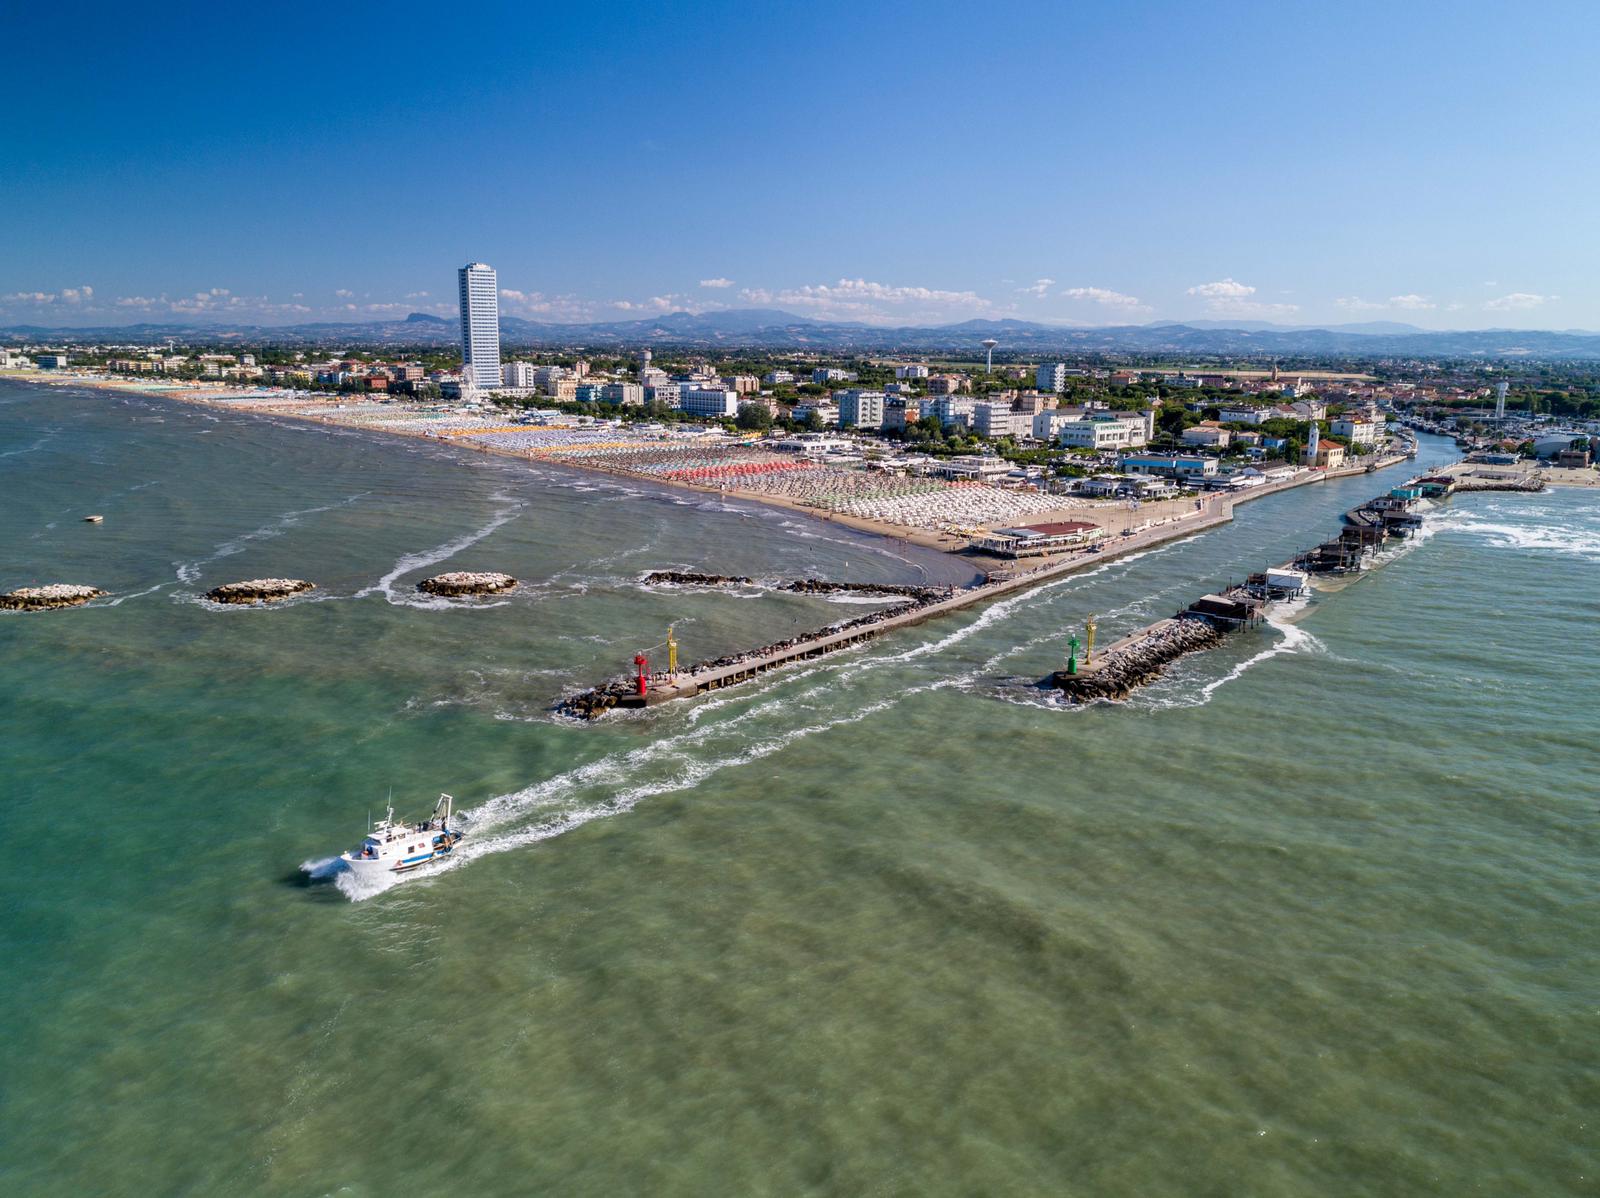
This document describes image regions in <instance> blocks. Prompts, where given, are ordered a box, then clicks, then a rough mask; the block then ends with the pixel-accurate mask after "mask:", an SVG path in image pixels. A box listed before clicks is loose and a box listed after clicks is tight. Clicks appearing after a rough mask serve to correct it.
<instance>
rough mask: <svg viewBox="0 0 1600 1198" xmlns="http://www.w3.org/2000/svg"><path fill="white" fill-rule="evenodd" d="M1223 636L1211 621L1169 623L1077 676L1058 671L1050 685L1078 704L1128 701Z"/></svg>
mask: <svg viewBox="0 0 1600 1198" xmlns="http://www.w3.org/2000/svg"><path fill="white" fill-rule="evenodd" d="M1221 641H1222V633H1221V632H1220V631H1219V630H1218V629H1217V628H1216V626H1215V625H1213V624H1212V623H1211V622H1210V621H1209V620H1181V619H1180V620H1165V621H1163V622H1162V623H1160V624H1156V625H1154V626H1153V627H1151V628H1150V629H1149V630H1148V631H1147V632H1146V633H1145V634H1144V635H1143V636H1141V637H1140V638H1139V639H1138V640H1136V641H1134V642H1133V643H1132V644H1129V645H1125V646H1123V647H1121V648H1119V649H1116V650H1113V651H1110V652H1108V653H1107V654H1106V655H1105V656H1103V657H1101V658H1100V659H1098V660H1097V661H1096V662H1095V663H1094V665H1093V666H1092V667H1091V668H1088V669H1086V670H1084V671H1082V672H1080V673H1077V674H1068V673H1067V672H1066V671H1065V670H1057V671H1056V672H1055V673H1054V674H1052V675H1050V679H1049V683H1048V684H1049V685H1050V686H1053V687H1055V688H1056V689H1057V690H1059V691H1061V692H1062V693H1063V694H1065V695H1066V696H1067V697H1068V698H1069V699H1071V700H1072V701H1073V702H1074V703H1088V702H1091V701H1093V700H1095V699H1126V698H1127V697H1128V696H1129V695H1130V694H1132V693H1133V691H1134V690H1135V688H1137V687H1141V686H1144V685H1146V684H1148V683H1151V682H1154V681H1155V680H1156V679H1157V678H1159V677H1160V676H1161V671H1162V670H1164V669H1165V668H1166V667H1167V666H1168V665H1169V664H1170V663H1171V662H1173V661H1176V660H1177V659H1178V658H1180V657H1182V656H1183V655H1184V654H1186V653H1194V652H1197V651H1199V650H1201V649H1209V648H1211V647H1212V646H1214V645H1217V644H1219V643H1221Z"/></svg>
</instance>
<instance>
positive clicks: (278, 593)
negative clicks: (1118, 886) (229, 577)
mask: <svg viewBox="0 0 1600 1198" xmlns="http://www.w3.org/2000/svg"><path fill="white" fill-rule="evenodd" d="M316 586H317V584H316V583H314V582H307V581H306V580H305V579H303V578H248V579H246V580H245V581H243V582H226V583H223V584H222V585H221V586H219V587H212V588H211V590H209V591H207V592H206V598H207V599H209V600H211V602H213V603H276V602H277V601H278V600H280V599H287V598H289V597H290V596H291V595H300V594H304V593H305V592H306V591H312V590H315V589H316Z"/></svg>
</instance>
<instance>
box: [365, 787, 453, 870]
mask: <svg viewBox="0 0 1600 1198" xmlns="http://www.w3.org/2000/svg"><path fill="white" fill-rule="evenodd" d="M454 801H455V800H453V799H452V798H451V797H450V796H449V795H447V794H442V795H440V796H439V801H438V802H437V803H435V804H434V805H433V814H432V815H430V816H429V817H428V818H427V819H424V820H418V821H417V822H416V823H406V822H405V821H404V820H400V821H397V820H396V819H395V818H394V807H393V806H392V805H391V806H390V807H389V810H388V814H386V815H385V816H384V817H383V818H382V819H380V820H379V821H378V822H377V823H375V824H373V825H372V827H371V828H370V829H369V830H368V832H367V837H366V839H365V840H363V841H362V842H361V844H360V845H359V846H358V847H356V848H353V849H351V850H349V851H348V852H345V853H341V854H340V855H339V860H340V861H342V862H344V864H345V866H346V868H348V869H351V870H354V871H355V872H356V873H358V874H378V873H385V874H391V873H392V874H402V873H407V872H408V871H410V870H413V869H417V868H419V867H421V866H424V865H427V864H428V863H429V862H430V861H437V860H439V859H441V858H443V857H448V856H449V855H450V853H451V851H452V850H453V849H454V848H455V847H456V845H457V843H459V842H460V840H461V837H462V835H463V833H462V832H461V830H460V829H459V828H452V827H451V826H450V805H451V804H452V803H453V802H454Z"/></svg>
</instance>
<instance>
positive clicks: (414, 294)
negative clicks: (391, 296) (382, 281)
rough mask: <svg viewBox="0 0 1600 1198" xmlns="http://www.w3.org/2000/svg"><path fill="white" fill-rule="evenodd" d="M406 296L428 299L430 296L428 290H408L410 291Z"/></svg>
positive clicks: (408, 297)
mask: <svg viewBox="0 0 1600 1198" xmlns="http://www.w3.org/2000/svg"><path fill="white" fill-rule="evenodd" d="M406 298H407V299H427V298H428V293H427V292H426V291H408V292H406Z"/></svg>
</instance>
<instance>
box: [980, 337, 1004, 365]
mask: <svg viewBox="0 0 1600 1198" xmlns="http://www.w3.org/2000/svg"><path fill="white" fill-rule="evenodd" d="M980 344H981V345H982V346H983V350H984V354H983V373H984V374H993V373H994V347H995V346H997V345H999V344H1000V343H999V342H998V341H996V340H995V339H994V338H993V337H986V338H984V339H983V341H982V342H980Z"/></svg>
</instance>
